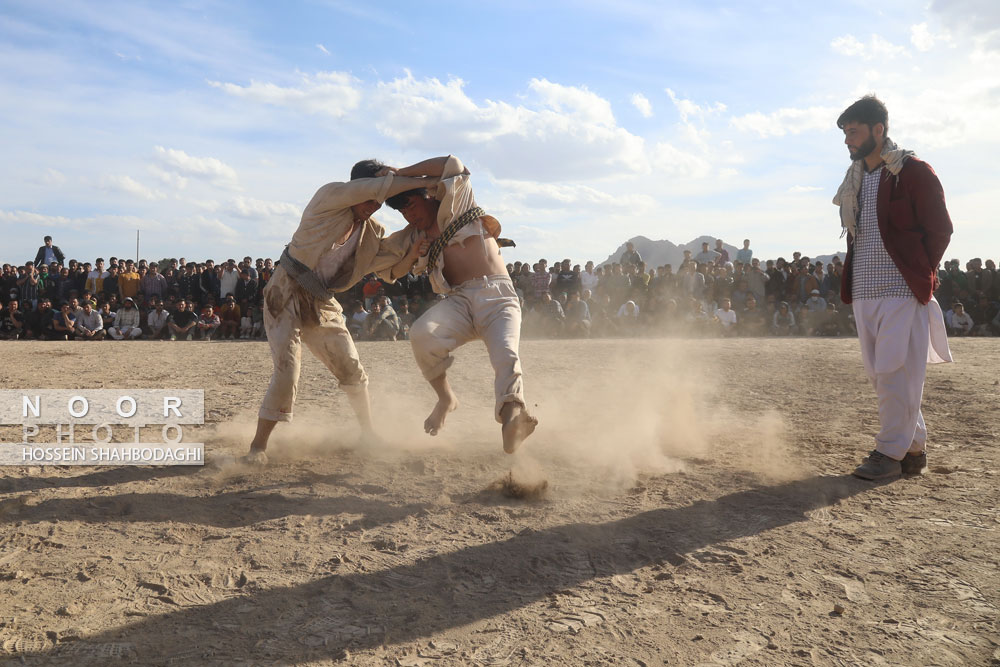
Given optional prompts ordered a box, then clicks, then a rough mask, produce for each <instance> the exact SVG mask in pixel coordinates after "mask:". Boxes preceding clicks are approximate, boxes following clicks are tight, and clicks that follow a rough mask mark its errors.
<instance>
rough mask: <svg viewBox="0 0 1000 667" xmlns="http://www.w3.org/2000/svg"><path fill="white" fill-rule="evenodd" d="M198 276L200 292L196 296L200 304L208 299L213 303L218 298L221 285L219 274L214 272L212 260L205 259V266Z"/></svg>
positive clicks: (207, 301)
mask: <svg viewBox="0 0 1000 667" xmlns="http://www.w3.org/2000/svg"><path fill="white" fill-rule="evenodd" d="M200 276H201V280H200V286H201V293H200V294H198V295H196V296H198V298H199V299H200V302H201V303H202V304H206V303H209V302H210V301H211V302H212V303H214V302H215V301H216V300H217V299H218V298H219V289H220V286H221V283H220V281H219V275H218V274H217V273H216V272H215V261H214V260H211V259H207V260H205V267H204V269H202V271H201V274H200Z"/></svg>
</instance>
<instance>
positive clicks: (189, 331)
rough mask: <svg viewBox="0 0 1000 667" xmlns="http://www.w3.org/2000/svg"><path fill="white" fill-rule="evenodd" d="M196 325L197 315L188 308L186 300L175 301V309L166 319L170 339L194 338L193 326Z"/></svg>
mask: <svg viewBox="0 0 1000 667" xmlns="http://www.w3.org/2000/svg"><path fill="white" fill-rule="evenodd" d="M197 325H198V316H197V315H195V314H194V312H193V311H192V310H189V309H188V303H187V301H186V300H184V299H181V300H180V301H178V302H177V311H176V312H174V314H173V315H171V316H170V319H169V320H168V321H167V329H169V330H170V340H177V339H178V338H183V339H184V340H191V339H192V338H194V331H195V327H196V326H197Z"/></svg>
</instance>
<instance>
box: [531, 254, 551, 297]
mask: <svg viewBox="0 0 1000 667" xmlns="http://www.w3.org/2000/svg"><path fill="white" fill-rule="evenodd" d="M534 271H535V272H534V273H533V274H532V275H531V298H532V300H534V301H541V300H542V295H544V294H548V293H549V284H550V283H551V278H550V276H549V272H548V271H546V270H545V265H544V264H543V263H542V262H538V263H537V264H535V266H534Z"/></svg>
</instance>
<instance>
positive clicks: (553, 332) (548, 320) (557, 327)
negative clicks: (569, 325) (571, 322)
mask: <svg viewBox="0 0 1000 667" xmlns="http://www.w3.org/2000/svg"><path fill="white" fill-rule="evenodd" d="M538 314H539V315H540V319H539V327H540V328H541V333H542V335H544V336H548V337H549V338H557V337H559V336H561V335H562V333H563V325H564V324H565V323H566V312H565V311H564V310H563V307H562V304H561V303H559V302H558V301H556V300H555V299H553V298H552V294H551V293H549V292H542V293H541V298H540V300H539V302H538Z"/></svg>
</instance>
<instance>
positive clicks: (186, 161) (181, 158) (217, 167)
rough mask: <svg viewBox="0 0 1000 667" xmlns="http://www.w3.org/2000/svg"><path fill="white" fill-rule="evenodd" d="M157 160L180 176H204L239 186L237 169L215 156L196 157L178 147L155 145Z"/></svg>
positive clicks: (216, 181)
mask: <svg viewBox="0 0 1000 667" xmlns="http://www.w3.org/2000/svg"><path fill="white" fill-rule="evenodd" d="M153 151H154V152H155V154H156V158H157V160H159V161H160V163H161V164H162V165H163V166H164V167H165V168H166V169H167V170H168V171H171V172H173V173H174V174H177V175H180V176H191V177H196V178H203V179H205V180H208V181H211V182H212V183H215V184H217V185H223V186H226V187H231V188H232V187H237V183H238V180H239V179H238V178H237V176H236V170H235V169H233V168H232V167H230V166H229V165H228V164H226V163H225V162H222V161H221V160H219V159H217V158H214V157H195V156H193V155H188V154H187V153H185V152H184V151H182V150H178V149H176V148H164V147H163V146H155V147H154V148H153Z"/></svg>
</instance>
